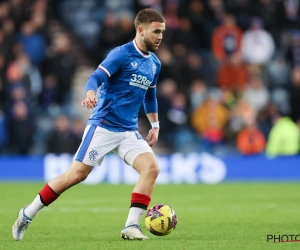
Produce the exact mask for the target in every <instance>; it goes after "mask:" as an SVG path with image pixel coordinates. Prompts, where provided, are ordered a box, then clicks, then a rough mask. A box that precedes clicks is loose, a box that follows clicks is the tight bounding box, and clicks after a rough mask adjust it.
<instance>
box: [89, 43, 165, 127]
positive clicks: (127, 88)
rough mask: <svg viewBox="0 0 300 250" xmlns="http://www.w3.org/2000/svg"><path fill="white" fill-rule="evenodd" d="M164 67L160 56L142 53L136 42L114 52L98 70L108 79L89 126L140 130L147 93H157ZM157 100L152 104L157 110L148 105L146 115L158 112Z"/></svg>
mask: <svg viewBox="0 0 300 250" xmlns="http://www.w3.org/2000/svg"><path fill="white" fill-rule="evenodd" d="M160 67H161V63H160V61H159V59H158V58H157V56H156V55H155V54H154V53H151V52H150V53H145V52H143V51H142V50H140V49H139V48H138V46H137V44H136V42H135V40H134V41H132V42H129V43H127V44H124V45H122V46H119V47H116V48H115V49H113V50H111V51H110V53H109V54H108V55H107V57H106V58H105V59H104V61H103V62H102V63H101V64H100V65H99V67H98V68H100V69H101V70H103V71H104V72H105V73H106V74H107V75H108V79H107V81H105V82H103V83H102V85H101V90H100V94H99V97H98V102H97V105H96V107H95V109H94V110H93V113H92V115H91V117H90V118H89V120H88V124H95V125H97V126H101V127H103V128H106V129H108V130H111V131H133V130H137V128H138V113H139V110H140V108H141V105H142V104H143V103H144V106H145V103H147V100H146V99H147V94H146V93H147V91H148V93H150V91H152V92H153V93H154V95H155V93H156V92H155V91H156V89H155V88H156V83H157V80H158V76H159V72H160ZM99 85H100V84H99ZM152 92H151V95H152V96H153V94H152ZM151 98H152V97H151ZM154 98H155V103H154V102H152V101H150V102H149V101H148V103H150V104H151V106H153V107H149V105H148V108H147V110H146V113H150V112H155V113H157V101H156V95H155V96H154ZM145 108H146V107H145Z"/></svg>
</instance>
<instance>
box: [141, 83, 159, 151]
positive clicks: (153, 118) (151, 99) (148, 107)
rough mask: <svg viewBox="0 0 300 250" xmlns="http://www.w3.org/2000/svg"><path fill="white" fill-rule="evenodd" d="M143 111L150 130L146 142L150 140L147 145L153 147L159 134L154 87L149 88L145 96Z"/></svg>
mask: <svg viewBox="0 0 300 250" xmlns="http://www.w3.org/2000/svg"><path fill="white" fill-rule="evenodd" d="M144 110H145V112H146V115H147V117H148V120H149V121H150V123H151V126H152V128H151V129H150V130H149V133H148V136H147V137H146V139H147V140H150V142H149V145H150V146H153V145H154V144H155V143H156V142H157V140H158V134H159V121H158V111H157V110H158V108H157V98H156V87H155V86H154V87H152V88H151V87H150V88H149V89H148V90H147V92H146V95H145V99H144Z"/></svg>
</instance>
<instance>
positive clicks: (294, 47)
mask: <svg viewBox="0 0 300 250" xmlns="http://www.w3.org/2000/svg"><path fill="white" fill-rule="evenodd" d="M285 58H286V59H287V61H288V63H289V65H290V67H292V68H293V67H299V66H300V30H299V29H297V30H293V31H292V32H291V42H290V44H289V46H288V49H287V50H286V55H285Z"/></svg>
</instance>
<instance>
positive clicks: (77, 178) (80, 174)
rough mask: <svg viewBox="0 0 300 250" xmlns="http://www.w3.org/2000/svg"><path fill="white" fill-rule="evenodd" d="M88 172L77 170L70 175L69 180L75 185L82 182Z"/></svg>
mask: <svg viewBox="0 0 300 250" xmlns="http://www.w3.org/2000/svg"><path fill="white" fill-rule="evenodd" d="M88 174H89V173H88V172H86V171H83V170H80V169H77V170H76V171H74V172H73V173H72V175H70V177H69V179H70V181H71V183H72V184H77V183H80V182H82V181H84V180H85V179H86V178H87V177H88Z"/></svg>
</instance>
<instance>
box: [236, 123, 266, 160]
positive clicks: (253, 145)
mask: <svg viewBox="0 0 300 250" xmlns="http://www.w3.org/2000/svg"><path fill="white" fill-rule="evenodd" d="M255 120H256V117H250V118H248V121H247V123H246V126H245V127H244V128H243V129H242V130H241V131H240V132H239V133H238V135H237V141H236V144H237V148H238V150H239V151H240V152H241V153H242V154H244V155H253V154H259V153H262V152H263V151H264V149H265V146H266V139H265V137H264V135H263V133H262V132H261V131H260V130H259V129H258V128H257V124H256V121H255Z"/></svg>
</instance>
